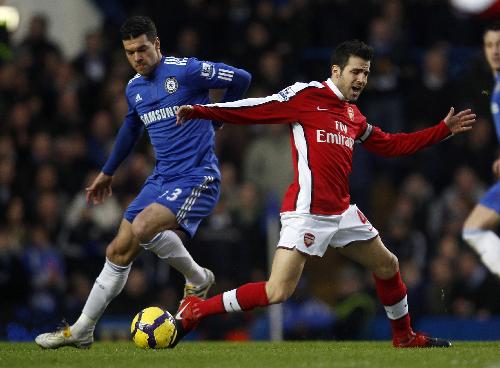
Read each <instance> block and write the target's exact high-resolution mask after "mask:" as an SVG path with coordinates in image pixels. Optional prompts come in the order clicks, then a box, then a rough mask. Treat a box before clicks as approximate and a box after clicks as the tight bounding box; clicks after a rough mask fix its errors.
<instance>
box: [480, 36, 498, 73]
mask: <svg viewBox="0 0 500 368" xmlns="http://www.w3.org/2000/svg"><path fill="white" fill-rule="evenodd" d="M483 41H484V54H485V55H486V60H488V64H489V65H490V68H491V69H493V70H494V71H495V72H500V31H488V32H486V33H485V34H484V37H483Z"/></svg>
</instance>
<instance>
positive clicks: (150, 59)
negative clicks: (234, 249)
mask: <svg viewBox="0 0 500 368" xmlns="http://www.w3.org/2000/svg"><path fill="white" fill-rule="evenodd" d="M123 48H124V49H125V55H127V59H128V62H129V63H130V65H132V68H134V70H135V71H136V72H137V73H139V74H141V75H146V76H147V75H149V74H151V72H152V71H153V70H154V69H155V68H156V65H158V62H159V61H160V59H161V52H160V40H159V39H158V38H156V39H155V40H154V41H153V42H151V41H150V40H149V39H148V37H147V36H146V35H145V34H143V35H140V36H139V37H136V38H131V39H130V40H123Z"/></svg>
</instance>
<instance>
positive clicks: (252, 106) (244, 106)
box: [188, 87, 300, 124]
mask: <svg viewBox="0 0 500 368" xmlns="http://www.w3.org/2000/svg"><path fill="white" fill-rule="evenodd" d="M289 88H290V87H289ZM286 90H287V89H285V90H283V91H286ZM283 91H281V92H280V93H277V94H274V95H271V96H268V97H263V98H246V99H243V100H238V101H234V102H225V103H217V104H210V105H194V106H193V111H192V112H191V114H190V115H189V116H188V118H189V119H194V118H200V119H212V120H217V121H223V122H225V123H230V124H290V123H294V122H296V121H298V120H299V104H300V101H299V97H298V96H297V95H295V94H294V95H293V96H291V95H290V96H286V95H285V94H284V92H283Z"/></svg>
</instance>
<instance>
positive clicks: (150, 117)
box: [141, 106, 179, 125]
mask: <svg viewBox="0 0 500 368" xmlns="http://www.w3.org/2000/svg"><path fill="white" fill-rule="evenodd" d="M177 110H179V106H171V107H162V108H161V109H157V110H153V111H149V112H147V113H145V114H142V115H141V120H142V122H143V123H144V125H149V124H152V123H156V122H157V121H160V120H165V119H167V118H172V117H174V116H175V113H176V112H177Z"/></svg>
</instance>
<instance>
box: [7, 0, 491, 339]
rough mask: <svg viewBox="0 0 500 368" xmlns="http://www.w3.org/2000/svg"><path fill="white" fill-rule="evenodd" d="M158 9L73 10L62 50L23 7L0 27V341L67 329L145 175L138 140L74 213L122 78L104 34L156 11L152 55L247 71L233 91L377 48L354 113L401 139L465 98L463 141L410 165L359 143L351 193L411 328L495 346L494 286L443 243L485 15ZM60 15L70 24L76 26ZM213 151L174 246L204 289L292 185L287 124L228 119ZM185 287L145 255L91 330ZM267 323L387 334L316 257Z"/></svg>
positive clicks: (232, 271) (364, 302)
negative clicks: (184, 248) (212, 167)
mask: <svg viewBox="0 0 500 368" xmlns="http://www.w3.org/2000/svg"><path fill="white" fill-rule="evenodd" d="M82 1H84V2H85V0H79V1H77V0H75V2H82ZM46 2H50V1H46ZM0 3H1V1H0ZM6 3H9V1H6ZM10 3H16V1H10ZM17 3H23V1H17ZM40 3H42V4H43V1H41V2H39V3H38V4H40ZM52 3H53V1H52ZM65 3H66V4H67V2H65ZM165 4H166V3H165V2H164V1H159V0H158V1H142V2H139V1H133V0H123V1H118V0H110V1H105V2H103V1H97V0H96V1H91V2H88V5H89V6H91V7H92V8H93V9H94V11H95V13H96V14H97V15H98V17H96V18H95V19H94V18H93V19H92V24H94V23H96V19H97V20H99V21H98V22H97V24H98V27H97V28H93V29H91V30H89V31H88V32H87V33H86V34H85V37H82V38H81V39H78V40H76V43H77V45H78V46H79V47H77V48H76V49H75V51H74V52H72V53H69V52H68V48H67V47H65V46H63V45H64V44H63V43H62V42H61V41H59V40H61V39H62V40H64V38H65V37H64V36H65V35H64V33H62V34H61V32H59V33H57V37H54V36H52V33H51V32H53V29H51V27H52V26H53V25H55V24H56V23H57V21H58V20H57V19H53V18H51V15H50V13H45V12H43V11H42V12H40V11H39V10H37V11H36V12H31V13H29V12H28V13H26V12H25V13H24V14H23V17H24V18H22V19H21V21H22V23H21V25H23V24H24V26H25V28H26V29H27V31H26V32H25V33H24V34H22V35H21V36H20V35H19V34H10V33H8V32H6V31H5V30H3V31H2V32H1V37H0V39H1V42H0V43H1V45H0V339H8V340H30V339H32V338H33V336H34V335H36V334H37V333H39V332H41V331H46V330H48V329H50V328H52V327H54V326H55V325H56V324H57V323H58V321H59V319H60V318H61V317H62V316H65V317H66V318H67V319H68V321H70V322H73V321H74V320H75V318H76V317H77V316H78V315H79V313H80V311H81V308H82V306H83V304H84V302H85V299H86V297H87V295H88V293H89V291H90V288H91V286H92V283H93V281H94V279H95V277H96V275H97V274H98V272H99V271H100V269H101V268H102V264H103V261H104V249H105V246H106V244H107V242H108V241H109V240H110V239H111V238H112V237H113V235H114V233H115V231H116V226H117V224H118V222H119V221H120V219H121V214H122V211H123V209H124V207H125V206H126V205H127V203H128V202H129V201H130V200H131V198H133V196H134V195H135V194H136V193H137V191H138V190H139V188H140V186H141V184H142V182H143V180H144V178H145V177H146V175H147V174H148V173H149V172H150V170H151V168H152V165H153V164H154V162H153V160H152V155H151V152H150V149H149V145H148V140H147V138H144V139H143V140H142V141H141V142H140V144H139V145H138V146H137V148H136V150H135V151H134V153H133V154H132V155H131V156H130V157H129V158H128V159H127V161H126V162H124V164H123V165H122V166H121V168H120V169H119V171H118V172H117V174H116V177H115V180H114V187H113V189H114V196H113V197H112V198H110V199H109V200H108V201H107V203H106V204H104V205H103V206H100V207H96V208H88V207H86V206H85V204H84V191H83V189H84V187H85V185H86V184H88V183H89V181H90V178H91V177H92V176H94V175H96V173H97V172H98V170H99V169H100V167H101V166H102V164H103V163H104V162H105V159H106V157H107V155H108V153H109V150H110V148H111V147H112V144H113V141H114V136H115V133H116V131H117V129H118V127H119V126H120V123H121V120H122V117H123V116H124V114H125V112H126V102H125V99H124V97H123V91H124V88H125V86H126V83H127V81H128V80H129V78H130V77H131V76H132V69H131V68H130V67H129V65H128V64H127V61H126V59H125V57H124V54H123V51H122V47H121V41H120V39H119V36H118V28H119V25H120V24H121V22H122V21H123V20H124V18H125V17H126V16H128V15H132V14H145V15H149V16H151V17H152V18H153V19H154V21H155V22H156V24H157V26H158V30H159V36H160V38H161V42H162V51H163V53H164V55H165V54H167V55H174V56H182V57H184V56H196V57H198V58H199V59H207V60H213V61H224V62H226V63H229V64H231V65H234V66H239V67H243V68H245V69H247V70H249V71H250V72H251V73H252V74H253V81H252V85H251V87H250V90H249V92H248V93H247V96H250V97H256V96H263V95H268V94H271V93H274V92H277V91H279V90H280V89H282V88H283V87H285V86H287V85H289V84H291V83H293V82H295V81H309V80H320V81H321V80H324V79H326V77H328V76H329V56H330V52H331V50H332V47H333V46H335V45H336V44H337V43H339V42H341V41H343V40H345V39H348V38H360V39H362V40H365V41H367V42H368V43H369V44H371V45H372V46H374V48H375V58H374V60H373V61H372V73H371V76H370V79H369V84H368V87H367V89H366V91H365V92H364V94H363V96H362V98H361V99H360V102H359V104H358V105H359V106H360V108H361V110H362V111H363V112H364V113H365V115H366V116H367V117H368V119H369V121H370V122H373V123H374V124H377V125H379V126H381V127H382V128H383V129H384V130H387V131H390V132H395V131H413V130H416V129H420V128H423V127H426V126H430V125H432V124H435V123H437V122H438V121H439V119H441V118H442V117H444V116H445V115H446V113H447V112H448V110H449V107H450V106H452V105H453V106H454V107H455V109H456V110H457V109H461V108H465V107H472V108H473V109H474V110H475V111H476V112H477V114H478V121H477V124H476V127H475V128H474V130H473V131H472V132H471V133H470V134H467V135H466V136H461V137H458V138H454V139H451V140H448V141H446V142H443V143H441V144H439V145H437V146H435V147H433V148H430V149H427V150H425V151H423V152H421V153H419V154H417V155H415V156H413V157H410V158H402V159H381V158H377V157H374V156H372V155H370V154H368V153H367V152H366V151H365V150H364V149H363V148H358V149H357V151H356V152H355V156H354V170H353V171H354V172H353V175H352V180H351V184H352V197H353V202H355V203H357V204H358V205H359V207H360V208H362V209H363V211H364V212H365V214H366V215H367V216H368V217H369V219H370V220H371V222H372V223H373V224H374V225H375V226H376V227H377V228H378V229H379V230H380V231H381V234H382V239H383V240H384V242H385V244H386V245H387V247H388V248H389V249H391V250H392V251H393V252H394V253H395V254H396V255H397V256H398V257H399V260H400V264H401V271H402V274H403V277H404V279H405V280H406V283H407V286H408V294H409V301H410V311H411V313H412V318H413V320H414V322H415V324H416V326H417V328H420V327H421V328H422V329H424V330H425V329H427V330H431V331H435V330H437V333H436V332H434V333H436V334H439V335H440V336H443V337H453V338H465V339H499V338H500V335H499V334H500V332H499V331H500V327H499V326H500V316H499V315H500V297H499V291H500V283H499V281H498V280H496V279H495V278H493V277H492V276H491V275H490V274H488V272H487V271H486V270H485V269H484V268H483V267H482V266H481V264H480V263H479V262H478V258H477V256H476V255H475V254H473V253H472V252H471V251H470V249H469V248H468V247H467V246H466V245H465V244H464V243H463V241H462V240H461V238H460V232H461V226H462V223H463V221H464V219H465V217H466V216H467V214H468V212H469V211H470V209H471V208H472V207H473V206H474V204H475V203H476V202H477V200H478V199H479V198H480V196H481V194H482V193H483V191H484V190H485V188H487V186H488V185H490V184H491V183H492V182H493V181H494V178H493V176H492V173H491V164H492V162H493V160H494V158H495V157H496V154H497V142H496V137H495V132H494V129H493V124H492V121H491V116H490V113H489V97H488V92H487V91H489V90H490V89H491V87H492V81H491V74H490V73H489V71H488V68H487V66H486V63H485V61H484V59H483V57H482V49H481V41H482V39H481V35H482V27H483V26H484V24H485V22H486V19H484V18H481V17H473V16H470V15H465V14H463V13H460V12H457V11H456V10H455V9H454V8H452V7H451V6H450V4H449V3H448V1H443V0H427V1H403V0H387V1H376V0H373V1H369V0H366V1H342V0H337V1H333V0H330V1H328V0H260V1H259V0H226V1H210V0H188V1H176V2H168V3H167V4H168V5H165ZM76 19H77V22H76V23H74V26H75V28H78V27H79V26H82V25H84V24H85V23H89V22H90V21H89V20H88V19H87V18H86V17H84V16H82V17H80V18H78V17H77V18H76ZM23 22H24V23H23ZM80 23H81V24H80ZM84 28H85V27H82V29H84ZM56 40H57V41H56ZM73 41H74V40H73ZM70 44H72V45H73V47H74V46H75V42H70ZM217 152H218V156H219V160H220V163H221V168H222V172H223V183H222V196H221V200H220V202H219V204H218V206H217V208H216V210H215V212H214V214H213V215H212V216H210V218H208V219H207V221H205V222H204V224H203V225H202V227H201V228H200V230H199V232H198V234H197V236H196V238H195V239H193V241H192V242H191V244H190V245H189V247H188V249H189V250H190V251H191V252H192V254H193V255H194V257H195V259H197V260H199V262H200V263H201V264H203V265H205V266H207V267H209V268H211V269H212V270H213V271H214V272H215V274H216V278H217V284H216V286H215V287H214V292H219V291H223V290H227V289H230V288H233V287H235V286H237V285H239V284H240V283H242V282H247V281H252V280H262V279H264V278H265V277H266V274H267V262H268V259H267V250H266V246H267V245H266V242H267V239H268V237H269V235H270V234H268V231H267V224H268V222H269V221H268V220H269V219H276V218H277V213H278V212H277V211H278V208H279V202H280V200H281V196H282V194H283V192H284V191H285V189H286V186H287V185H288V183H289V182H290V177H291V172H290V170H291V163H290V157H289V142H288V130H287V128H286V127H282V126H273V127H266V128H262V127H257V126H256V127H234V126H229V125H226V126H225V127H224V129H223V130H222V131H220V132H218V133H217ZM182 287H183V280H182V279H181V278H180V277H179V275H177V274H176V273H175V272H170V270H169V268H168V266H167V265H166V264H165V263H164V262H159V261H158V260H157V259H156V257H154V256H153V255H151V254H147V253H144V254H143V255H142V256H141V257H140V258H139V259H138V260H137V261H136V262H135V264H134V267H133V269H132V271H131V273H130V276H129V280H128V282H127V285H126V287H125V289H124V291H123V292H122V294H121V295H120V296H119V297H118V298H117V299H116V300H115V301H113V302H112V303H111V304H110V306H109V308H108V309H107V311H106V313H105V315H104V317H103V320H102V322H101V323H100V324H99V325H98V331H97V334H98V337H99V338H101V339H120V338H128V333H127V328H128V324H129V322H130V320H131V319H132V317H133V315H134V314H135V313H136V312H137V311H138V310H139V309H141V308H142V307H145V306H149V305H162V306H165V307H167V309H169V310H170V311H175V310H176V307H177V303H178V300H179V298H180V295H181V292H182ZM284 327H285V329H284V332H285V338H287V339H304V338H307V339H317V338H321V339H330V338H337V339H367V338H388V336H389V330H388V323H387V322H386V321H385V318H384V316H383V310H382V307H381V305H380V304H379V303H378V302H377V300H376V298H375V293H374V289H373V283H372V280H371V275H370V274H369V273H367V272H365V271H364V270H362V269H360V268H358V267H357V266H355V265H353V264H352V263H350V262H347V261H345V260H344V259H342V258H341V257H339V256H338V255H336V254H335V252H333V251H332V252H328V253H327V255H326V256H325V258H324V259H323V260H321V261H320V260H315V259H313V260H311V262H310V263H309V264H308V265H307V267H306V272H305V275H304V277H303V280H302V281H301V283H300V285H299V287H298V289H297V291H296V293H295V295H294V296H293V297H292V299H291V300H290V301H289V302H287V303H285V305H284ZM268 329H269V328H268V322H267V317H266V314H265V313H264V311H260V312H257V313H241V314H230V315H225V316H222V317H214V318H211V319H208V320H206V321H205V322H204V323H203V324H202V326H200V328H199V330H198V331H197V333H196V334H194V335H193V336H192V338H199V339H231V340H245V339H264V338H266V337H267V336H268Z"/></svg>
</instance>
